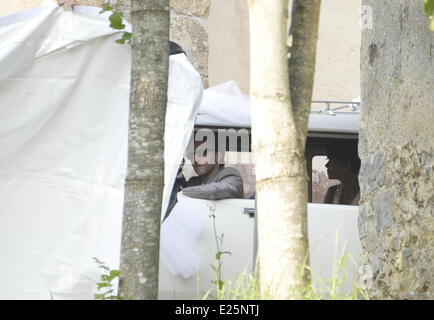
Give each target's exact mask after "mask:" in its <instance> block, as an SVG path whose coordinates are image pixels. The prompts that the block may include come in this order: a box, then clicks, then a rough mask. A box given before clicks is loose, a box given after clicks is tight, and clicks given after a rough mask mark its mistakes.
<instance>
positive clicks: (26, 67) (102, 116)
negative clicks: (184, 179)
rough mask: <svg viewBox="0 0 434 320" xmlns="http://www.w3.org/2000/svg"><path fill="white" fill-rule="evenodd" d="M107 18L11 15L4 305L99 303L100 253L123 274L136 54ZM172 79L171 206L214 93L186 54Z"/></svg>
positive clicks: (0, 130)
mask: <svg viewBox="0 0 434 320" xmlns="http://www.w3.org/2000/svg"><path fill="white" fill-rule="evenodd" d="M99 10H100V9H98V8H91V7H76V8H74V12H65V11H63V10H62V9H60V8H58V7H57V6H56V5H48V6H45V7H41V8H38V9H34V10H28V11H25V12H21V13H18V14H15V15H11V16H7V17H2V18H0V150H2V152H1V153H0V203H1V209H0V284H1V285H0V299H92V298H93V293H94V292H95V289H96V285H95V283H96V281H97V280H98V278H99V276H100V274H101V273H102V272H101V270H100V269H98V268H97V266H96V264H95V263H94V261H93V260H92V257H97V258H98V259H100V260H102V261H104V262H106V263H107V265H108V266H109V267H110V268H112V269H117V268H119V258H120V239H121V224H122V207H123V192H124V181H125V175H126V165H127V144H128V109H129V105H128V102H129V84H130V83H129V82H130V55H131V53H130V47H129V46H128V45H118V44H116V43H115V42H114V41H115V40H116V39H119V38H120V33H119V31H117V30H113V29H111V28H109V27H108V21H107V15H108V13H106V14H104V15H99V14H98V12H99ZM127 27H128V28H129V26H127ZM169 74H170V75H169V94H168V106H167V108H168V111H167V118H166V122H167V123H168V126H166V132H165V139H166V149H165V158H166V164H165V170H166V172H165V173H166V175H165V182H166V183H167V184H168V185H169V187H167V188H166V189H165V196H164V198H165V199H166V198H168V197H169V195H170V188H171V185H172V181H173V180H174V178H175V175H176V171H177V168H178V163H179V162H180V160H181V158H182V154H183V151H184V149H185V146H186V144H187V141H188V139H189V136H190V134H191V131H192V129H193V125H194V118H195V115H196V113H197V109H198V107H199V104H200V101H201V97H202V90H203V89H202V85H201V81H200V76H199V74H198V73H197V72H196V71H195V70H194V68H193V67H192V66H191V64H190V63H189V62H188V61H187V59H186V58H185V56H184V55H182V54H180V55H176V56H171V58H170V68H169ZM173 137H177V142H176V143H175V142H174V139H173ZM182 137H183V139H181V140H182V141H181V143H180V138H182ZM168 155H170V159H169V157H168ZM164 202H165V203H166V204H167V200H165V201H164ZM163 211H165V208H163Z"/></svg>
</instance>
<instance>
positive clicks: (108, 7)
mask: <svg viewBox="0 0 434 320" xmlns="http://www.w3.org/2000/svg"><path fill="white" fill-rule="evenodd" d="M106 11H113V8H112V7H110V6H109V5H108V4H106V5H104V6H103V7H102V9H101V11H100V12H99V14H102V13H104V12H106Z"/></svg>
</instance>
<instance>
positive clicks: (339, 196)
mask: <svg viewBox="0 0 434 320" xmlns="http://www.w3.org/2000/svg"><path fill="white" fill-rule="evenodd" d="M327 157H328V162H327V163H326V168H327V175H328V177H329V179H337V180H339V181H340V182H341V183H340V184H337V185H334V186H331V187H330V188H329V189H328V190H327V193H326V195H325V197H324V203H330V204H348V205H359V201H360V187H359V178H358V177H359V170H360V159H359V156H358V154H357V144H354V143H339V144H331V145H329V147H328V148H327Z"/></svg>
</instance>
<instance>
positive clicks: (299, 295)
mask: <svg viewBox="0 0 434 320" xmlns="http://www.w3.org/2000/svg"><path fill="white" fill-rule="evenodd" d="M210 210H211V214H210V217H211V218H212V219H213V227H214V237H215V239H216V245H217V254H216V260H215V261H216V262H215V265H214V266H211V267H212V269H213V270H214V272H215V273H216V281H215V282H213V283H215V284H216V285H217V297H213V296H212V295H211V294H210V293H211V289H210V290H208V291H207V292H206V293H205V295H204V296H203V298H202V299H203V300H205V299H208V298H216V299H217V300H260V299H261V300H273V299H275V298H274V297H275V296H276V294H275V292H276V291H277V288H275V289H274V290H272V289H268V290H264V294H263V295H261V290H260V280H259V272H258V270H259V267H258V261H256V267H255V269H254V271H253V272H247V271H244V272H242V273H240V274H239V275H238V276H237V277H236V278H235V280H234V281H227V282H225V281H222V278H221V266H222V262H221V256H222V255H223V254H226V253H228V254H231V253H230V252H228V251H221V250H222V249H221V248H222V242H223V235H222V236H220V237H219V236H218V233H217V230H216V227H215V207H214V208H211V207H210ZM337 245H338V235H336V238H335V247H336V248H337ZM349 263H353V264H354V265H356V266H357V264H356V263H355V261H354V260H353V259H352V257H351V255H349V254H346V253H345V248H344V250H343V251H342V252H341V254H340V256H339V257H338V252H337V249H335V253H334V260H333V272H332V277H331V278H330V279H324V278H321V277H318V276H316V277H314V278H315V280H314V281H312V280H311V281H310V282H309V283H308V285H307V286H305V287H293V288H292V291H291V292H290V294H289V296H288V299H297V300H363V299H364V300H369V293H368V291H367V290H366V289H364V288H362V287H361V286H360V285H359V284H358V283H357V282H353V283H352V288H351V292H350V293H348V292H345V291H344V283H345V280H346V277H347V269H348V265H349ZM306 269H308V270H309V271H310V273H312V270H311V269H310V267H309V266H308V264H307V256H306V258H305V262H304V265H303V266H302V268H301V270H300V272H299V277H303V276H304V274H305V270H306ZM313 276H315V275H314V274H313ZM300 283H303V282H300Z"/></svg>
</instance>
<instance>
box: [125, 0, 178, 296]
mask: <svg viewBox="0 0 434 320" xmlns="http://www.w3.org/2000/svg"><path fill="white" fill-rule="evenodd" d="M131 22H132V26H133V36H132V44H131V49H132V63H131V94H130V115H129V148H128V174H127V179H126V185H125V201H124V215H123V226H122V246H121V281H120V291H119V292H120V294H121V295H122V296H124V297H127V298H133V299H157V293H158V264H159V245H160V217H161V200H162V194H163V187H164V141H163V137H164V125H165V115H166V103H167V85H168V69H169V24H170V18H169V0H133V1H132V4H131Z"/></svg>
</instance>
